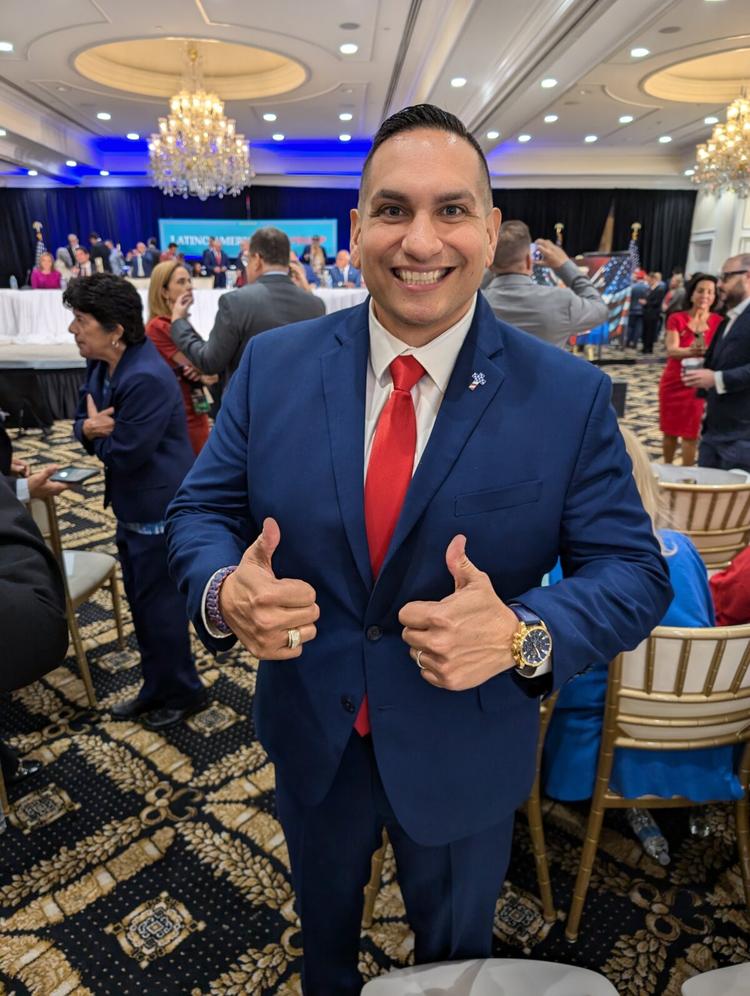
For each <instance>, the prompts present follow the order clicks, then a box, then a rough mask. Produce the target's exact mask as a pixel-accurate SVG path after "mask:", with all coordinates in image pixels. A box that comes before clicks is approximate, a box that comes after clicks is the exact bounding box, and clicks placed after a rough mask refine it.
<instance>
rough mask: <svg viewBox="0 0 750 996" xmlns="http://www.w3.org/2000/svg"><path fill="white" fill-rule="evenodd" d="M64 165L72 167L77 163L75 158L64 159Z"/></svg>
mask: <svg viewBox="0 0 750 996" xmlns="http://www.w3.org/2000/svg"><path fill="white" fill-rule="evenodd" d="M65 165H66V166H70V167H71V168H72V167H73V166H77V165H78V163H77V162H76V161H75V159H66V160H65Z"/></svg>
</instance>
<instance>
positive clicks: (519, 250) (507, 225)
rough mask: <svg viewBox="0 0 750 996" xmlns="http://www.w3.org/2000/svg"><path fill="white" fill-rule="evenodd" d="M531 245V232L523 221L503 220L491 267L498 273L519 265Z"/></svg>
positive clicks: (523, 260)
mask: <svg viewBox="0 0 750 996" xmlns="http://www.w3.org/2000/svg"><path fill="white" fill-rule="evenodd" d="M530 245H531V232H530V231H529V226H528V225H527V224H526V222H525V221H504V222H503V223H502V225H501V226H500V231H499V232H498V235H497V245H496V246H495V258H494V259H493V260H492V269H493V270H497V271H498V272H499V273H502V272H507V271H508V270H509V269H511V268H513V267H516V266H520V265H521V264H523V263H524V262H525V260H526V256H527V255H528V252H529V246H530Z"/></svg>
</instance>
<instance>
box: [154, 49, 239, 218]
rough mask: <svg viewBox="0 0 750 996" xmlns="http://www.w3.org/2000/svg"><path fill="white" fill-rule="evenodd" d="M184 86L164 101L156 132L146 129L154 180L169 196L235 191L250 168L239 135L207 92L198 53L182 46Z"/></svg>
mask: <svg viewBox="0 0 750 996" xmlns="http://www.w3.org/2000/svg"><path fill="white" fill-rule="evenodd" d="M186 56H187V70H186V72H185V79H184V81H183V87H182V89H181V90H180V92H179V93H178V94H176V95H175V96H174V97H172V99H171V100H170V101H169V115H168V116H167V117H166V118H159V134H158V135H156V134H155V135H151V137H150V140H149V143H148V161H149V169H150V171H151V178H152V181H153V185H154V186H155V187H159V188H160V189H161V190H162V191H163V192H164V193H165V194H169V196H170V197H173V196H174V195H175V194H181V195H182V196H183V197H188V196H193V197H198V198H200V200H202V201H205V200H206V198H207V197H212V196H213V195H218V196H219V197H223V196H224V194H230V195H231V196H232V197H236V196H237V194H239V193H240V191H241V190H242V188H243V187H245V186H247V185H248V184H249V183H250V181H251V180H252V178H253V177H254V176H255V173H254V172H253V170H252V167H251V165H250V152H249V149H248V146H247V142H246V140H245V136H244V135H239V134H237V133H236V131H235V121H234V120H233V119H232V118H227V117H225V116H224V104H223V102H222V101H221V100H219V98H218V97H217V96H216V94H215V93H206V91H205V89H204V87H203V80H202V74H201V66H200V62H201V60H200V55H199V53H198V49H197V47H196V46H195V45H194V44H188V45H187V47H186Z"/></svg>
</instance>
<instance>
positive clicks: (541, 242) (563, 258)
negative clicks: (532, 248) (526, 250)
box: [536, 239, 570, 270]
mask: <svg viewBox="0 0 750 996" xmlns="http://www.w3.org/2000/svg"><path fill="white" fill-rule="evenodd" d="M536 247H537V249H538V250H539V255H540V256H541V257H542V258H541V262H542V263H544V265H545V266H549V267H551V268H552V269H553V270H559V269H560V267H561V266H562V265H563V264H564V263H567V262H568V260H569V259H570V257H569V256H568V254H567V253H566V252H565V250H564V249H561V248H560V246H557V245H555V243H554V242H550V240H549V239H537V240H536Z"/></svg>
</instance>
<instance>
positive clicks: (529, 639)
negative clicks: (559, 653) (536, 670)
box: [521, 626, 552, 667]
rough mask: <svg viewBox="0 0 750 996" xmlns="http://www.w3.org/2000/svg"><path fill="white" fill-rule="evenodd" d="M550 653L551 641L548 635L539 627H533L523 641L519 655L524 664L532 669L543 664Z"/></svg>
mask: <svg viewBox="0 0 750 996" xmlns="http://www.w3.org/2000/svg"><path fill="white" fill-rule="evenodd" d="M551 652H552V640H551V638H550V635H549V633H548V632H547V631H546V630H545V629H542V627H541V626H534V627H532V629H530V630H529V632H528V633H527V634H526V636H525V637H524V639H523V643H522V644H521V655H522V656H523V659H524V662H525V663H526V664H531V665H532V667H533V666H535V665H539V664H544V662H545V661H546V660H547V658H548V657H549V655H550V653H551Z"/></svg>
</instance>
